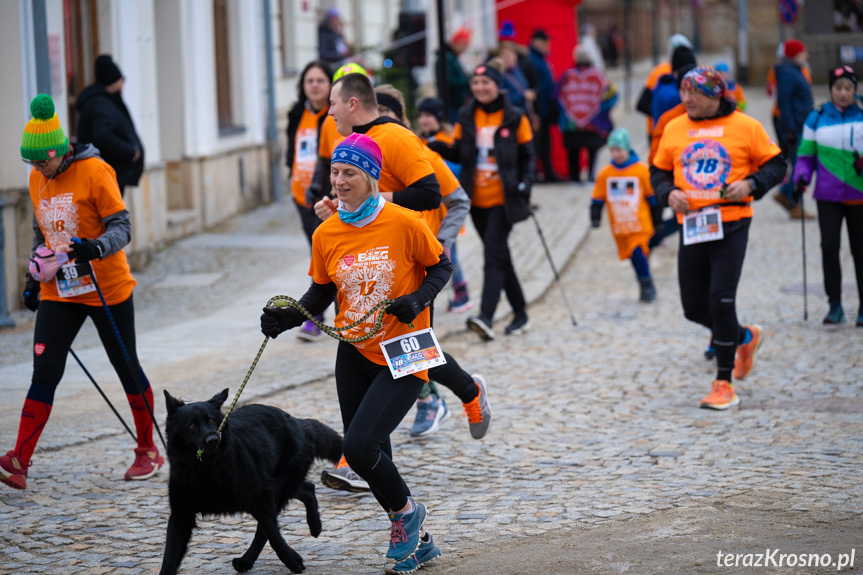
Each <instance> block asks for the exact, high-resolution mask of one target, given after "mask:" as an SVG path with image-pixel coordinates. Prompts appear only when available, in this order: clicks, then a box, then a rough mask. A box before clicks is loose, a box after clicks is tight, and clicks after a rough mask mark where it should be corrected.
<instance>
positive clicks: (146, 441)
mask: <svg viewBox="0 0 863 575" xmlns="http://www.w3.org/2000/svg"><path fill="white" fill-rule="evenodd" d="M144 397H146V398H147V404H148V405H149V406H150V409H154V406H153V388H152V387H151V388H149V389H147V390H146V391H145V392H144ZM126 398H127V399H128V400H129V407H131V408H132V417H134V418H135V431H136V432H137V434H138V447H155V445H156V444H155V443H153V420H152V418H151V417H150V412H149V411H148V410H147V405H145V404H144V400H143V399H142V398H141V394H139V393H135V394H129V393H127V394H126ZM154 413H155V412H154Z"/></svg>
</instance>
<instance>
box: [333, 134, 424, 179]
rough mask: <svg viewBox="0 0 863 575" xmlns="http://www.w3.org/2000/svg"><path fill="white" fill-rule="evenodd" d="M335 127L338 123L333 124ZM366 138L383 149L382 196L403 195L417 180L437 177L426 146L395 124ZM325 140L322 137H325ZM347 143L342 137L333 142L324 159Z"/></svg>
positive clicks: (417, 137) (416, 137) (415, 136)
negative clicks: (427, 154) (398, 193)
mask: <svg viewBox="0 0 863 575" xmlns="http://www.w3.org/2000/svg"><path fill="white" fill-rule="evenodd" d="M334 123H335V121H334ZM366 135H367V136H368V137H370V138H371V139H373V140H374V141H375V142H377V144H378V146H380V148H381V155H382V156H383V163H382V165H381V178H380V180H378V189H379V190H380V191H382V192H401V191H402V190H404V189H405V188H407V187H408V186H409V185H411V184H413V183H414V182H416V181H417V180H420V179H422V178H425V177H426V176H429V175H432V174H434V173H435V171H434V169H432V166H431V164H430V163H429V161H428V158H427V157H426V153H425V150H424V149H423V148H425V146H423V143H422V141H421V140H420V139H419V136H417V135H416V134H414V133H413V132H411V131H410V130H408V129H407V128H405V127H404V126H402V125H401V124H397V123H395V122H386V123H384V124H375V125H374V126H372V127H371V128H369V130H368V131H367V132H366ZM322 138H323V136H322ZM342 140H344V138H343V137H341V136H339V137H338V139H336V140H335V141H333V143H332V146H331V148H330V149H329V150H328V153H327V154H324V153H323V152H321V156H325V157H326V158H327V159H329V158H331V157H332V155H333V150H335V148H336V146H337V145H338V144H339V142H341V141H342Z"/></svg>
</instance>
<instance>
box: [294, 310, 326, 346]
mask: <svg viewBox="0 0 863 575" xmlns="http://www.w3.org/2000/svg"><path fill="white" fill-rule="evenodd" d="M315 319H316V320H318V321H319V322H323V321H324V316H322V315H316V316H315ZM322 335H323V332H322V331H321V328H319V327H318V326H317V325H315V322H313V321H312V320H310V319H307V320H306V321H305V322H303V327H301V328H300V331H299V332H297V339H300V340H302V341H318V340H319V339H321V336H322Z"/></svg>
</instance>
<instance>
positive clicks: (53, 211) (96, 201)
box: [30, 158, 136, 306]
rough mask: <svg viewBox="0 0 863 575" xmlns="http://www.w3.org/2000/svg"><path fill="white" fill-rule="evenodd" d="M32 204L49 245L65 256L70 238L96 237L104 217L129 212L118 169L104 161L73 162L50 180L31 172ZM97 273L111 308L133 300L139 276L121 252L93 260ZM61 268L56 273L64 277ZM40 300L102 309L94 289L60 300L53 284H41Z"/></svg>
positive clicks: (101, 227) (101, 228)
mask: <svg viewBox="0 0 863 575" xmlns="http://www.w3.org/2000/svg"><path fill="white" fill-rule="evenodd" d="M30 200H31V201H32V202H33V207H34V209H35V213H36V221H37V222H38V224H39V229H40V230H42V235H44V236H45V245H46V246H47V247H48V248H50V249H51V250H53V251H55V252H66V251H68V246H69V244H70V243H72V238H73V237H77V238H81V239H85V238H86V239H96V238H98V237H99V236H101V235H102V234H104V233H105V226H104V224H103V223H102V219H103V218H106V217H108V216H110V215H113V214H116V213H117V212H120V211H123V210H125V209H126V204H125V203H123V198H122V196H121V195H120V188H119V187H118V185H117V176H116V174H115V173H114V169H113V168H112V167H111V166H109V165H108V164H107V163H106V162H105V161H104V160H102V159H101V158H87V159H85V160H78V161H75V162H72V164H71V165H70V166H69V168H68V169H67V170H66V171H65V172H63V173H62V174H60V175H59V176H57V177H56V178H54V179H52V180H49V179H47V178H45V177H44V176H42V174H40V173H39V172H37V171H36V170H35V169H34V170H32V171H31V172H30ZM90 266H91V267H92V269H93V274H94V275H95V276H96V281H97V282H98V284H99V289H100V290H101V291H102V295H103V296H105V301H106V302H107V303H108V305H116V304H118V303H122V302H124V301H126V300H127V299H129V296H130V295H132V289H133V288H134V287H135V283H136V282H135V278H133V277H132V273H131V271H130V269H129V263H128V262H127V261H126V254H125V252H124V251H123V250H120V251H119V252H117V253H116V254H112V255H110V256H107V257H105V258H103V259H101V260H99V259H94V260H92V261H91V262H90ZM62 273H63V272H62V270H61V271H60V272H58V275H60V274H62ZM42 299H44V300H46V301H60V302H72V303H81V304H85V305H91V306H101V305H102V301H101V300H100V299H99V294H98V293H97V292H96V291H91V292H89V293H84V294H80V295H76V296H72V297H60V295H59V293H58V290H57V284H56V282H55V280H51V281H48V282H42Z"/></svg>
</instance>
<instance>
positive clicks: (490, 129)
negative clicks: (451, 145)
mask: <svg viewBox="0 0 863 575" xmlns="http://www.w3.org/2000/svg"><path fill="white" fill-rule="evenodd" d="M473 120H474V126H475V127H476V150H477V158H476V172H474V177H473V195H472V196H471V201H470V205H472V206H475V207H477V208H492V207H494V206H502V205H503V204H504V195H503V183H502V182H501V181H500V173H499V172H498V167H497V159H496V158H495V155H494V135H495V133H496V132H497V130H498V128H500V125H501V124H502V123H503V110H498V111H497V112H492V113H491V114H489V113H488V112H485V111H484V110H482V109H481V108H477V109H476V112H475V113H474V116H473ZM461 136H462V131H461V124H456V125H455V130H454V131H453V138H455V139H456V140H461ZM515 139H516V142H518V143H519V144H526V143H527V142H529V141H531V140H532V139H533V131H532V130H531V129H530V122H529V121H528V119H527V116H525V115H522V117H521V120H520V121H519V123H518V129H517V131H516V134H515Z"/></svg>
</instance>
